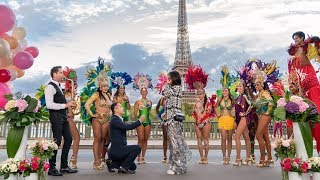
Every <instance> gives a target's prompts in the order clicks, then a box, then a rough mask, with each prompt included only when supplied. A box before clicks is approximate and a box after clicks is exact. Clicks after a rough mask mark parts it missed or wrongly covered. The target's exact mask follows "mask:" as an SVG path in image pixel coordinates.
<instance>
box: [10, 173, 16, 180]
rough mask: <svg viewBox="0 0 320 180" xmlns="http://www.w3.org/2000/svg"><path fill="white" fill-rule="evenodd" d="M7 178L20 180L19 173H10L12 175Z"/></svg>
mask: <svg viewBox="0 0 320 180" xmlns="http://www.w3.org/2000/svg"><path fill="white" fill-rule="evenodd" d="M7 180H18V175H17V174H10V176H9V178H8V179H7Z"/></svg>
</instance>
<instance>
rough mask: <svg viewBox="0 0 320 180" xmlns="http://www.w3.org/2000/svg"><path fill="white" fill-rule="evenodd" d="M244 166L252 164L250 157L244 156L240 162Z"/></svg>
mask: <svg viewBox="0 0 320 180" xmlns="http://www.w3.org/2000/svg"><path fill="white" fill-rule="evenodd" d="M242 164H243V165H244V166H250V165H252V164H253V160H252V157H250V158H246V160H245V161H244V162H243V163H242Z"/></svg>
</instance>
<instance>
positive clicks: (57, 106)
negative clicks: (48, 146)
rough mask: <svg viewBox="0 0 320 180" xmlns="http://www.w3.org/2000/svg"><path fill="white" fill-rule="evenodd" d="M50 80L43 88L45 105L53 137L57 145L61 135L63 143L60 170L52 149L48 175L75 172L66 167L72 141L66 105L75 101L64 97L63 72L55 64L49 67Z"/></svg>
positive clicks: (73, 103)
mask: <svg viewBox="0 0 320 180" xmlns="http://www.w3.org/2000/svg"><path fill="white" fill-rule="evenodd" d="M50 74H51V77H52V80H51V81H50V82H49V84H48V85H47V87H46V89H45V90H44V94H45V99H46V106H47V108H48V110H49V119H50V123H51V129H52V133H53V138H54V140H55V142H56V144H57V145H58V146H60V145H61V140H62V136H63V139H64V144H63V148H62V154H61V165H60V172H59V171H58V170H57V169H56V157H57V152H58V151H54V155H53V157H52V158H51V159H50V160H49V163H50V169H49V172H48V175H49V176H62V175H63V173H76V172H78V171H77V170H73V169H70V168H69V167H68V154H69V150H70V146H71V143H72V136H71V133H70V126H69V123H68V120H67V110H66V108H68V107H73V106H76V104H75V102H73V101H70V102H68V103H67V101H66V98H65V96H64V94H63V92H62V89H61V86H60V84H61V83H62V82H63V80H62V79H63V78H64V75H63V72H62V67H61V66H55V67H53V68H52V69H51V72H50Z"/></svg>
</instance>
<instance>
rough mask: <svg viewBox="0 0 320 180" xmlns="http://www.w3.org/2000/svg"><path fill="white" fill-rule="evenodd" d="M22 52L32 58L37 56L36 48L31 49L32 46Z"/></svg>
mask: <svg viewBox="0 0 320 180" xmlns="http://www.w3.org/2000/svg"><path fill="white" fill-rule="evenodd" d="M24 51H26V52H28V53H30V54H31V55H32V56H33V58H36V57H38V55H39V50H38V48H36V47H33V46H30V47H27V48H26V49H25V50H24Z"/></svg>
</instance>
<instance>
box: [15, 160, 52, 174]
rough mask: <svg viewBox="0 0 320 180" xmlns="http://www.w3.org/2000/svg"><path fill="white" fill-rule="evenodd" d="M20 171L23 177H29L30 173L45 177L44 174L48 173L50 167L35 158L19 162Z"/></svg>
mask: <svg viewBox="0 0 320 180" xmlns="http://www.w3.org/2000/svg"><path fill="white" fill-rule="evenodd" d="M18 168H19V171H20V172H21V173H22V174H23V177H26V176H29V175H30V173H38V174H39V175H44V172H46V171H48V170H49V168H50V165H49V163H48V162H45V161H44V160H42V159H41V158H40V157H37V156H34V157H32V158H31V159H25V160H22V161H20V162H19V165H18Z"/></svg>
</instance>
